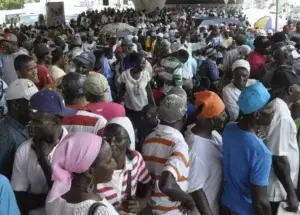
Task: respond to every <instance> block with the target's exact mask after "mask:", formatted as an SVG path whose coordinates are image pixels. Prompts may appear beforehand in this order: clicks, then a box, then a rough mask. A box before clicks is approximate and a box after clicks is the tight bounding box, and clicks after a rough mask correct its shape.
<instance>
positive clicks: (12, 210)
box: [0, 175, 21, 215]
mask: <svg viewBox="0 0 300 215" xmlns="http://www.w3.org/2000/svg"><path fill="white" fill-rule="evenodd" d="M0 190H1V192H0V198H1V207H0V214H3V215H5V214H13V215H21V213H20V210H19V207H18V204H17V201H16V197H15V194H14V191H13V190H12V188H11V186H10V183H9V180H8V179H7V178H6V177H5V176H4V175H0Z"/></svg>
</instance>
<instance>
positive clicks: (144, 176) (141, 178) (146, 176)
mask: <svg viewBox="0 0 300 215" xmlns="http://www.w3.org/2000/svg"><path fill="white" fill-rule="evenodd" d="M136 153H137V156H138V168H139V169H138V182H140V183H142V184H147V183H149V181H150V180H151V176H150V173H149V171H148V169H147V167H146V164H145V161H144V159H143V157H142V155H141V154H140V153H139V152H136Z"/></svg>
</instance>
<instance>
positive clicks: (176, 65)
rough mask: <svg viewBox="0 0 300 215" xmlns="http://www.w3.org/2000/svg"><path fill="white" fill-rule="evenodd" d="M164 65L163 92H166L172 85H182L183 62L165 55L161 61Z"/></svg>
mask: <svg viewBox="0 0 300 215" xmlns="http://www.w3.org/2000/svg"><path fill="white" fill-rule="evenodd" d="M161 64H162V66H163V67H164V69H165V71H164V79H165V84H164V93H165V94H167V93H168V92H169V91H170V90H171V88H172V87H175V86H179V87H182V75H183V69H182V68H183V64H182V63H181V62H180V61H179V60H178V59H177V58H174V57H167V58H165V59H163V60H162V61H161Z"/></svg>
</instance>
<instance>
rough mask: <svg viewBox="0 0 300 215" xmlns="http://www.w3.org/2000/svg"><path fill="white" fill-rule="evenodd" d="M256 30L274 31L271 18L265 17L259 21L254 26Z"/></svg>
mask: <svg viewBox="0 0 300 215" xmlns="http://www.w3.org/2000/svg"><path fill="white" fill-rule="evenodd" d="M254 27H255V28H260V29H264V30H266V31H267V30H268V29H272V18H271V17H270V16H264V17H262V18H260V19H259V20H257V22H256V23H255V24H254Z"/></svg>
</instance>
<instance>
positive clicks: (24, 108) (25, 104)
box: [12, 99, 30, 124]
mask: <svg viewBox="0 0 300 215" xmlns="http://www.w3.org/2000/svg"><path fill="white" fill-rule="evenodd" d="M12 102H13V105H12V107H13V109H14V112H16V113H17V114H18V116H19V117H18V118H19V120H20V121H21V123H24V124H27V123H28V122H29V120H30V111H29V101H28V100H26V99H17V100H13V101H12Z"/></svg>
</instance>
